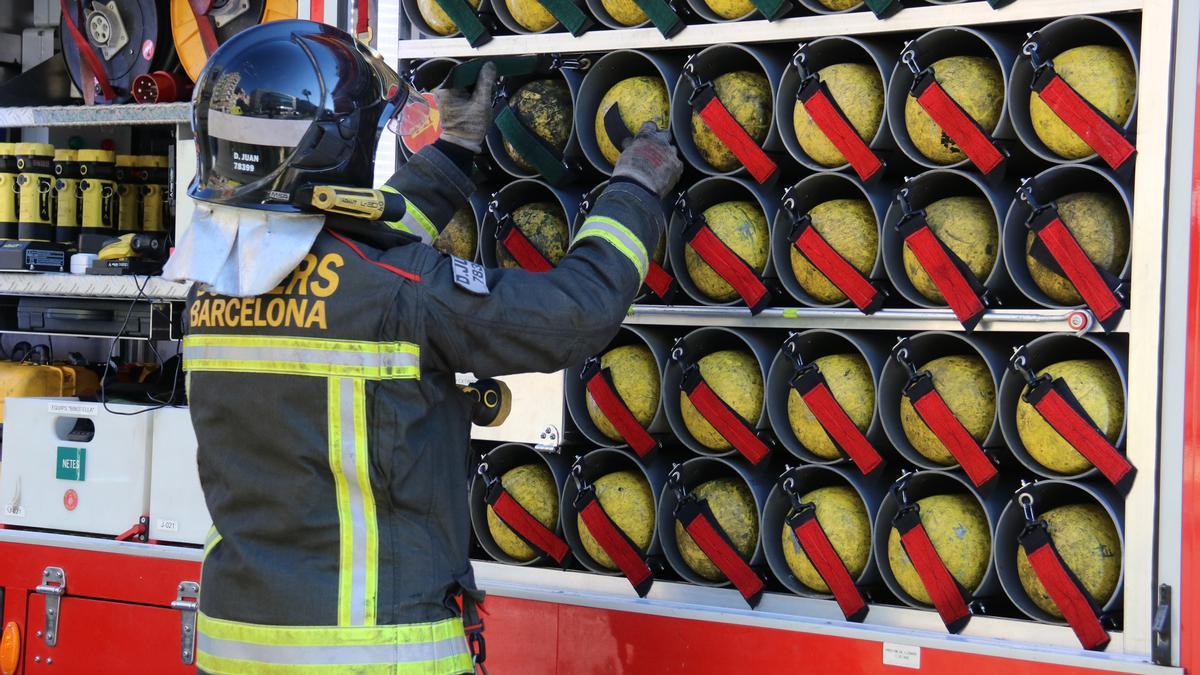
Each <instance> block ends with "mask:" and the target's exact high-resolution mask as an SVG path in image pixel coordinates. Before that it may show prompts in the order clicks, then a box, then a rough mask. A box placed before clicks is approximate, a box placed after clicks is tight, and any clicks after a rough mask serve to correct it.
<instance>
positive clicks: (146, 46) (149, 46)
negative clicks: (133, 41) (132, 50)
mask: <svg viewBox="0 0 1200 675" xmlns="http://www.w3.org/2000/svg"><path fill="white" fill-rule="evenodd" d="M142 58H143V59H145V60H147V61H149V60H150V59H153V58H154V40H146V41H145V42H143V43H142Z"/></svg>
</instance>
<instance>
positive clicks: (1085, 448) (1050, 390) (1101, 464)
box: [1025, 378, 1137, 492]
mask: <svg viewBox="0 0 1200 675" xmlns="http://www.w3.org/2000/svg"><path fill="white" fill-rule="evenodd" d="M1025 400H1027V401H1028V402H1029V403H1030V404H1031V405H1032V406H1033V408H1034V410H1037V411H1038V414H1039V415H1041V416H1042V418H1043V419H1044V420H1046V422H1047V423H1048V424H1049V425H1050V426H1051V427H1053V428H1054V430H1055V431H1057V432H1058V435H1059V436H1062V437H1063V440H1065V441H1066V442H1067V443H1069V444H1070V445H1071V447H1072V448H1075V450H1076V451H1077V452H1078V453H1079V454H1081V455H1083V456H1084V458H1086V459H1087V460H1088V461H1089V462H1091V463H1092V465H1093V466H1095V467H1096V468H1097V469H1099V470H1100V473H1102V474H1104V477H1105V478H1107V479H1108V481H1109V482H1110V483H1112V484H1113V485H1115V486H1117V488H1118V489H1120V490H1121V491H1122V492H1124V491H1127V490H1128V488H1129V484H1131V483H1132V482H1133V478H1134V476H1135V475H1136V473H1137V471H1136V470H1135V469H1134V467H1133V464H1130V463H1129V460H1128V459H1126V458H1125V456H1124V455H1122V454H1121V453H1120V452H1117V449H1116V448H1115V447H1113V444H1112V443H1109V442H1108V438H1107V437H1105V435H1104V434H1103V433H1101V431H1100V429H1099V428H1097V427H1096V423H1095V422H1093V421H1092V420H1091V418H1090V417H1088V415H1087V412H1085V411H1084V410H1083V407H1082V406H1081V405H1080V404H1079V401H1078V400H1077V399H1076V398H1075V395H1074V394H1073V393H1072V392H1071V388H1070V387H1069V386H1067V383H1066V381H1065V380H1063V379H1062V378H1055V379H1054V380H1047V379H1042V380H1040V381H1038V382H1037V383H1036V384H1035V385H1034V386H1033V387H1031V388H1030V389H1029V392H1028V393H1026V394H1025Z"/></svg>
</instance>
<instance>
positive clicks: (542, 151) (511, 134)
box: [496, 106, 571, 185]
mask: <svg viewBox="0 0 1200 675" xmlns="http://www.w3.org/2000/svg"><path fill="white" fill-rule="evenodd" d="M496 128H497V129H499V130H500V135H501V136H503V137H504V140H506V141H508V143H509V145H511V146H513V149H515V150H516V151H517V154H518V155H520V156H521V157H523V158H524V159H525V161H527V162H529V163H530V164H532V165H533V168H534V169H536V170H537V172H538V173H540V174H541V175H542V177H543V178H545V179H546V182H548V183H550V184H551V185H562V184H563V183H566V182H567V181H568V180H569V179H570V178H571V175H570V171H568V170H567V167H566V165H564V164H563V161H562V158H561V157H558V154H557V153H555V152H554V151H553V150H551V149H550V146H548V145H547V144H546V142H545V141H543V140H542V139H541V138H539V137H538V136H537V135H536V134H534V133H533V132H532V131H530V130H529V129H528V128H526V127H525V125H524V124H521V120H519V119H517V114H516V113H514V112H513V109H512V108H510V107H508V106H504V107H503V108H501V110H500V112H499V113H497V114H496Z"/></svg>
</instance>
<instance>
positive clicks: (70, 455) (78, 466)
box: [54, 447, 87, 480]
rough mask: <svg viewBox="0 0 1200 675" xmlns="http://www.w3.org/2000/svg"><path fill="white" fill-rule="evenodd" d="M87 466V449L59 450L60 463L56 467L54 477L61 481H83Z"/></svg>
mask: <svg viewBox="0 0 1200 675" xmlns="http://www.w3.org/2000/svg"><path fill="white" fill-rule="evenodd" d="M86 466H87V448H62V447H60V448H59V449H58V462H56V463H55V465H54V477H55V478H57V479H59V480H83V476H84V468H85V467H86Z"/></svg>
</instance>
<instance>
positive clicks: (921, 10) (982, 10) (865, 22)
mask: <svg viewBox="0 0 1200 675" xmlns="http://www.w3.org/2000/svg"><path fill="white" fill-rule="evenodd" d="M1142 5H1143V0H1019V1H1018V2H1014V3H1012V4H1011V5H1008V6H1006V7H1003V8H1001V9H998V10H996V9H992V8H991V7H990V6H989V5H988V4H987V3H986V2H983V0H977V1H976V2H969V3H966V4H960V5H937V6H931V7H913V8H909V9H905V10H904V11H902V12H900V13H899V14H896V15H895V16H893V17H892V18H890V19H887V20H885V21H880V20H879V19H876V18H875V15H874V14H871V13H870V12H867V11H860V12H852V13H850V14H829V15H823V16H801V17H795V18H790V19H781V20H779V21H772V22H767V21H738V22H734V23H711V24H695V25H689V26H688V27H687V28H685V29H683V32H681V33H679V34H678V35H676V36H675V37H674V38H671V39H670V40H667V39H664V38H663V37H662V35H661V34H660V33H659V32H658V30H656V29H654V28H632V29H628V30H604V29H601V28H597V29H593V30H591V31H589V32H588V33H586V34H584V35H582V36H580V37H572V36H571V34H570V33H565V32H561V33H540V34H535V35H501V36H497V37H496V38H494V39H493V40H492V41H491V42H489V43H487V44H486V45H484V46H482V47H480V48H478V49H472V48H471V46H470V45H469V44H467V41H466V39H464V38H422V39H414V40H401V41H400V43H399V48H398V49H399V51H398V54H397V55H398V57H399V58H401V59H431V58H438V57H442V58H462V57H471V56H498V55H503V54H534V53H543V54H545V53H569V52H607V51H611V50H613V49H652V48H660V49H663V48H678V47H701V46H708V45H711V44H718V43H722V42H730V43H742V44H744V43H749V42H778V41H783V42H796V41H799V40H809V39H814V38H818V37H824V36H826V35H858V36H862V35H871V34H878V33H895V32H901V31H918V32H923V31H926V30H929V29H931V28H937V27H940V26H962V25H971V26H987V25H989V24H1000V23H1012V22H1017V21H1046V20H1051V19H1057V18H1059V17H1062V16H1067V15H1070V14H1104V13H1109V12H1126V11H1134V10H1139V9H1142Z"/></svg>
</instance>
